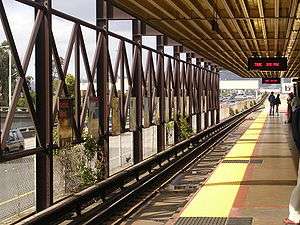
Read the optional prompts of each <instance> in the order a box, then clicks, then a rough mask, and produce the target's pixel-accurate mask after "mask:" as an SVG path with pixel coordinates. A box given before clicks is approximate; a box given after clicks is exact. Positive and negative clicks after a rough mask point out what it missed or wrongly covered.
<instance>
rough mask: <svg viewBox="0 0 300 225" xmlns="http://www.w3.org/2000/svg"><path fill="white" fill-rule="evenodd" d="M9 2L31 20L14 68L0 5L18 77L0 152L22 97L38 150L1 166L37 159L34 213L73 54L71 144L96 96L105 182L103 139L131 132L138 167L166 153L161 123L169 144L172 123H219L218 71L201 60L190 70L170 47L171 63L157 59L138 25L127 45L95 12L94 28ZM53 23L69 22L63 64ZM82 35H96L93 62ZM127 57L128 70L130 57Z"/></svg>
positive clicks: (46, 197)
mask: <svg viewBox="0 0 300 225" xmlns="http://www.w3.org/2000/svg"><path fill="white" fill-rule="evenodd" d="M16 1H18V2H20V3H23V4H26V5H28V6H31V7H33V8H34V9H35V13H36V16H35V21H34V26H33V29H32V32H31V38H30V41H29V44H28V46H27V50H26V53H25V56H24V59H23V62H21V60H20V57H19V53H18V50H17V48H16V45H15V40H14V37H13V34H12V32H11V29H10V26H9V22H8V18H7V16H6V12H5V8H4V6H3V3H2V1H0V17H1V22H2V25H3V28H4V31H5V35H6V38H7V40H8V42H9V45H10V49H11V52H12V55H13V57H14V60H15V64H16V67H17V71H18V74H19V78H18V80H17V83H16V86H15V90H14V94H13V98H12V104H11V107H10V108H9V110H8V113H7V116H6V118H5V123H4V126H3V128H2V133H1V149H3V148H4V147H5V145H6V140H7V137H8V134H9V131H10V129H11V125H12V122H13V118H14V114H15V112H16V110H17V107H16V106H17V101H18V98H19V96H20V94H21V92H22V91H23V93H24V95H25V97H26V99H27V102H28V109H29V112H30V115H31V118H32V121H33V124H34V128H35V130H36V138H37V147H36V148H33V149H30V150H26V151H23V152H18V153H16V154H9V155H3V154H1V162H10V161H11V160H14V159H18V158H23V159H24V157H26V156H29V155H36V163H35V166H36V168H37V170H36V179H37V182H36V190H35V192H36V209H37V211H41V210H42V209H45V208H47V207H49V206H50V205H51V204H53V178H52V177H53V150H55V149H56V148H57V147H56V146H55V145H54V144H53V127H54V122H55V120H56V117H57V113H58V100H59V98H60V97H70V93H69V91H68V88H67V85H66V82H65V77H66V75H67V71H68V67H69V66H70V58H71V55H72V53H74V56H75V99H74V100H75V101H74V102H75V107H74V111H75V113H74V116H73V118H72V120H73V122H72V126H73V131H74V133H75V137H74V143H81V142H83V141H84V138H83V130H84V128H85V126H86V116H87V112H88V109H89V104H88V100H89V98H90V97H96V96H97V97H98V99H99V115H98V117H99V121H98V123H99V134H100V136H99V140H97V142H98V144H99V146H100V148H99V149H98V152H97V153H98V158H100V157H101V161H102V162H103V163H104V165H105V167H104V168H105V171H104V172H105V177H108V176H109V162H110V159H111V158H110V156H109V140H110V138H111V139H113V138H115V135H121V134H128V132H131V133H132V144H131V145H130V146H131V148H132V149H131V151H132V154H131V156H130V157H131V159H130V160H131V163H133V164H137V163H139V162H141V161H142V160H143V159H144V158H145V157H147V156H149V155H151V154H153V153H156V152H162V151H164V150H165V149H166V124H167V123H169V122H170V121H174V127H173V130H172V132H173V142H174V143H178V142H179V141H180V139H179V137H180V130H179V126H178V119H179V117H186V118H187V120H188V121H189V123H190V124H191V126H192V116H194V117H196V125H197V126H196V131H197V132H200V131H201V130H205V129H207V128H208V127H209V126H212V125H215V124H216V123H219V117H220V115H219V74H218V69H217V67H215V66H208V64H207V63H205V66H204V67H201V60H200V59H197V60H196V64H192V62H191V58H188V60H187V61H183V60H180V57H179V53H180V51H179V49H180V48H174V49H175V52H174V56H170V55H167V54H164V52H163V49H152V48H149V47H147V46H144V45H142V42H141V37H142V34H141V24H140V22H139V21H138V20H134V21H133V39H134V40H130V39H127V38H124V37H121V36H119V35H117V34H115V33H111V32H109V31H108V30H107V29H106V27H105V24H106V23H107V20H106V19H105V18H104V17H103V12H98V11H97V18H98V19H97V25H93V24H90V23H87V22H85V21H82V20H80V19H78V18H75V17H72V16H70V15H67V14H65V13H63V12H60V11H57V10H55V9H52V8H51V4H50V1H43V0H37V1H30V0H16ZM47 3H48V4H47ZM99 4H100V5H101V4H102V8H104V7H103V4H104V3H103V1H100V0H98V1H97V7H99ZM100 8H101V7H100ZM52 16H56V17H59V18H60V19H61V20H65V21H68V22H72V23H73V29H72V33H71V36H70V38H69V43H68V49H67V51H66V55H65V56H64V63H63V65H62V63H61V60H60V57H61V56H60V55H59V54H58V49H57V45H56V40H55V37H54V35H53V32H52V27H51V17H52ZM83 28H85V29H89V30H92V31H94V32H95V35H96V34H97V40H96V48H95V49H94V55H93V60H92V62H90V61H89V57H88V55H87V50H86V45H85V40H84V36H83V32H82V29H83ZM110 37H113V38H114V39H117V40H118V50H117V58H116V60H115V63H114V64H113V63H112V60H111V53H110V52H109V48H108V40H109V38H110ZM126 46H131V48H132V50H133V52H128V49H127V48H126ZM34 47H35V57H36V62H35V64H36V66H35V73H36V76H35V80H36V91H37V92H38V93H39V94H38V95H37V97H36V102H34V101H33V99H32V97H31V96H30V93H29V87H28V84H27V83H26V82H24V81H25V79H26V76H25V75H26V72H27V69H28V65H29V61H30V58H31V55H32V53H33V50H34ZM143 52H145V54H146V59H143V57H144V54H143ZM131 56H132V60H131V63H130V60H129V58H131ZM52 58H53V59H54V62H55V63H54V66H55V68H56V70H57V73H58V78H59V81H60V82H59V87H58V91H57V93H53V90H52V81H53V74H52V71H53V69H54V68H53V66H52ZM80 59H82V62H83V65H81V64H82V63H81V60H80ZM143 61H145V62H146V63H143ZM81 67H84V68H85V72H86V74H87V78H88V87H87V90H86V92H85V93H83V96H81V95H82V92H81V91H80V72H81V70H80V68H81ZM95 83H96V85H95ZM125 83H126V84H125ZM125 87H128V88H125ZM82 99H83V101H82ZM115 105H117V108H119V110H117V111H116V112H117V117H118V120H119V122H120V126H119V129H117V130H114V129H112V127H110V124H111V122H110V121H111V114H112V113H113V110H114V109H115ZM128 121H129V122H128ZM153 126H155V127H156V129H155V131H153V132H155V135H154V133H153V134H152V135H154V136H155V137H153V138H152V139H153V140H154V139H155V141H153V140H152V146H151V147H149V146H147V144H145V140H146V139H147V138H150V137H149V136H147V134H146V133H144V134H143V131H145V130H146V129H149V127H153ZM194 127H195V126H194ZM112 136H114V137H112ZM143 140H144V141H143ZM153 144H155V147H154V146H153ZM143 145H144V146H143ZM150 148H151V150H150V152H149V153H148V152H146V151H145V149H150ZM153 149H155V150H153ZM1 151H2V150H1ZM126 151H127V150H126ZM118 160H120V161H122V160H123V161H124V160H125V161H126V160H127V159H126V157H125V158H120V159H118ZM130 160H129V161H130ZM16 182H17V181H16Z"/></svg>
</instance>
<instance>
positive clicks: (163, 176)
mask: <svg viewBox="0 0 300 225" xmlns="http://www.w3.org/2000/svg"><path fill="white" fill-rule="evenodd" d="M250 113H251V112H250ZM247 115H248V114H247ZM247 115H244V116H243V117H241V118H240V119H238V120H237V121H235V122H233V123H232V124H231V125H230V126H228V127H226V128H225V129H224V130H222V132H220V133H217V134H215V135H213V136H212V137H211V138H209V139H207V140H205V141H204V142H203V143H201V144H200V145H199V146H197V147H196V148H194V149H193V150H192V151H191V152H189V153H188V155H186V156H184V157H183V158H181V159H179V160H177V161H175V162H174V163H173V164H172V163H171V165H170V166H168V167H167V168H166V169H165V170H164V171H162V172H161V173H158V174H157V175H155V176H154V177H152V178H150V179H149V180H147V181H146V182H144V183H143V185H141V186H138V187H137V188H136V189H135V190H132V191H131V192H130V193H129V194H128V195H126V196H123V197H122V198H121V199H119V200H118V201H116V202H113V204H112V205H111V206H110V207H109V208H108V209H107V210H106V211H102V212H100V213H98V214H97V215H95V216H93V217H92V218H91V219H89V220H88V221H87V222H85V223H83V224H84V225H88V224H98V223H99V222H101V221H102V222H103V220H104V221H105V220H107V219H109V220H111V217H110V215H111V214H115V211H116V210H115V208H121V207H122V206H123V207H124V205H126V203H127V202H128V201H129V200H131V199H133V198H137V197H138V195H139V194H140V193H144V192H147V191H149V190H148V188H149V187H150V188H151V187H152V186H154V185H155V184H156V185H157V181H158V180H159V181H163V183H162V184H161V185H159V187H157V188H155V189H154V190H153V191H150V193H148V194H147V196H146V197H144V198H143V199H142V201H139V202H138V203H137V204H135V206H133V207H132V208H131V209H130V211H129V212H127V213H126V214H125V215H123V216H121V218H119V219H117V220H115V221H113V224H114V225H115V224H121V222H123V221H124V220H125V219H127V218H128V217H129V216H131V215H132V214H134V213H135V212H137V210H138V209H139V208H141V207H142V206H143V205H144V204H145V203H146V202H148V201H149V200H150V199H151V198H153V197H154V196H155V195H156V194H157V193H158V192H159V190H160V189H162V188H163V187H164V186H166V185H168V184H169V183H170V182H171V181H172V180H173V179H175V178H176V176H178V175H179V174H180V173H182V171H185V170H187V169H188V168H189V167H191V166H192V165H194V164H195V163H196V162H197V161H198V160H200V159H202V158H205V156H206V155H207V154H208V153H210V152H211V151H213V147H214V146H216V145H217V144H219V143H220V142H221V141H222V140H224V138H226V137H227V135H228V134H229V133H230V132H231V131H232V130H233V129H235V128H236V127H237V126H239V125H240V123H241V122H243V121H244V119H245V117H247ZM203 149H204V150H203ZM199 151H200V153H199ZM182 165H184V166H183V167H182ZM169 170H170V171H169ZM172 170H174V171H177V172H175V173H173V174H172ZM170 174H171V176H170ZM143 189H145V190H143ZM106 214H108V215H106ZM118 214H119V212H118ZM76 222H77V221H75V223H76Z"/></svg>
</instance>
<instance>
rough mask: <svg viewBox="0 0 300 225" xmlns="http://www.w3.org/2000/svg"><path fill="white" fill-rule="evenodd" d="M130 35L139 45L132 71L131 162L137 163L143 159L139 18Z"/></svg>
mask: <svg viewBox="0 0 300 225" xmlns="http://www.w3.org/2000/svg"><path fill="white" fill-rule="evenodd" d="M132 37H133V40H134V41H135V42H137V43H138V44H139V45H136V46H134V49H133V50H134V51H137V52H136V54H137V59H136V62H135V63H136V65H135V67H134V68H135V71H132V73H133V76H132V77H133V79H132V81H133V87H132V95H133V97H136V125H137V128H136V130H135V131H133V163H134V164H137V163H139V162H141V161H142V160H143V129H142V113H143V111H142V104H143V98H142V49H141V47H140V44H142V23H141V21H139V20H133V21H132Z"/></svg>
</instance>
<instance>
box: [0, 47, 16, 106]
mask: <svg viewBox="0 0 300 225" xmlns="http://www.w3.org/2000/svg"><path fill="white" fill-rule="evenodd" d="M11 72H12V89H14V86H15V84H16V79H17V75H18V74H17V67H16V64H15V62H14V58H13V57H12V70H11ZM8 73H9V44H8V42H7V41H3V42H2V43H1V44H0V91H1V94H0V105H2V106H7V105H8V86H9V85H8V77H9V74H8Z"/></svg>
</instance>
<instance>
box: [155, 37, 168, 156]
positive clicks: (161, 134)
mask: <svg viewBox="0 0 300 225" xmlns="http://www.w3.org/2000/svg"><path fill="white" fill-rule="evenodd" d="M156 49H157V50H158V51H159V52H161V53H164V36H162V35H161V36H156ZM157 57H160V60H157V63H160V65H158V68H159V71H156V72H157V73H158V76H157V79H158V90H157V94H158V96H159V116H160V124H159V125H158V126H157V152H161V151H163V150H165V142H166V140H165V136H166V135H165V124H164V116H165V88H164V83H165V74H164V56H163V55H159V54H158V55H157Z"/></svg>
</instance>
